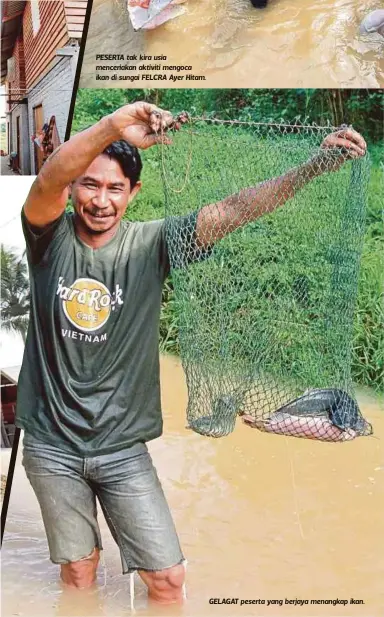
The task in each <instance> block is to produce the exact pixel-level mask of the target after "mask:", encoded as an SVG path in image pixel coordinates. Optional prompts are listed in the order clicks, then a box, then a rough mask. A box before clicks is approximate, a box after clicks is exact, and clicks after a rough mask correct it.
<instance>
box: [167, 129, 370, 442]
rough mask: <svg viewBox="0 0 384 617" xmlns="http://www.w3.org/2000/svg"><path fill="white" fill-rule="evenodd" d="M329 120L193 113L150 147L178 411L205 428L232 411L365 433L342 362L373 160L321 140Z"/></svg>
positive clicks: (308, 430)
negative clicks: (157, 176)
mask: <svg viewBox="0 0 384 617" xmlns="http://www.w3.org/2000/svg"><path fill="white" fill-rule="evenodd" d="M339 128H340V127H339ZM344 129H345V127H344ZM337 130H338V129H337V128H336V127H331V126H316V125H310V126H305V125H302V124H299V123H295V124H284V123H281V124H278V123H255V122H236V121H220V120H216V119H215V120H208V119H203V118H189V121H188V123H187V124H186V126H184V127H182V128H181V130H179V131H175V132H174V133H173V134H172V145H170V146H161V147H160V149H159V156H160V165H161V170H162V179H163V185H164V191H165V217H166V233H167V242H168V247H169V255H170V262H171V273H172V281H173V286H174V296H175V306H176V311H177V319H178V326H179V345H180V353H181V361H182V365H183V369H184V372H185V375H186V382H187V387H188V406H187V421H188V427H189V428H191V429H192V430H194V431H195V432H197V433H199V434H200V435H206V436H210V437H223V436H225V435H228V434H230V433H231V432H232V431H233V430H234V428H235V424H236V419H237V417H238V416H240V417H241V418H242V420H243V422H244V423H245V424H246V425H247V426H250V427H252V428H257V429H259V430H262V431H265V432H270V433H276V434H284V435H290V436H297V437H306V438H312V439H319V440H326V441H327V440H328V441H346V440H350V439H353V438H355V437H357V436H360V435H369V434H371V433H372V427H371V425H370V424H369V423H368V422H367V421H366V420H365V419H364V418H363V417H362V415H361V412H360V410H359V408H358V404H357V401H356V398H355V394H354V388H353V383H352V379H351V371H350V364H351V351H352V324H353V316H354V307H355V300H356V294H357V285H358V274H359V264H360V255H361V250H362V244H363V236H364V218H365V201H366V192H367V182H368V178H369V167H370V165H369V157H368V155H365V156H363V157H361V158H358V159H351V157H350V153H349V152H348V150H346V149H342V148H340V147H337V148H336V147H328V148H326V149H324V145H323V144H324V140H326V138H327V136H329V135H330V134H333V133H335V131H337ZM287 178H288V180H287ZM207 204H210V208H209V209H208V211H207V209H206V208H205V206H206V205H207ZM223 204H225V207H226V208H227V210H226V212H227V213H228V211H230V213H231V216H229V217H228V216H226V218H225V221H226V222H225V223H224V222H223V220H222V219H220V216H221V214H222V212H223V208H224V206H223ZM190 213H195V214H196V216H195V217H192V218H191V219H190V220H191V221H195V222H194V223H193V224H192V223H191V228H190V229H187V230H186V229H185V226H184V227H183V226H180V225H179V224H178V221H179V220H180V217H184V216H185V215H187V214H190ZM199 216H200V217H201V216H204V217H205V221H204V229H205V230H206V231H205V242H204V248H202V247H201V246H200V245H199V243H198V242H197V241H196V231H195V228H193V225H196V220H198V217H199ZM207 217H211V219H210V220H207ZM209 234H210V235H209ZM186 255H187V258H186Z"/></svg>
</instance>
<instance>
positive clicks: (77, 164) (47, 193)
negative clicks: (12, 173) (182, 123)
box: [24, 102, 174, 227]
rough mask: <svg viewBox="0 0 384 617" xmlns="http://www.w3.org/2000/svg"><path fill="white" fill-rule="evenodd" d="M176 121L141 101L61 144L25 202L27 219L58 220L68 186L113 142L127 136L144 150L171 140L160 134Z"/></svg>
mask: <svg viewBox="0 0 384 617" xmlns="http://www.w3.org/2000/svg"><path fill="white" fill-rule="evenodd" d="M160 112H161V113H160ZM173 123H174V120H173V118H172V116H171V114H170V113H168V112H164V111H162V110H159V109H158V108H157V107H156V106H155V105H150V104H149V103H143V102H139V103H134V104H132V105H125V106H124V107H121V108H120V109H118V110H117V111H115V112H114V113H112V114H110V115H108V116H105V117H104V118H102V119H101V120H100V121H99V122H97V123H96V124H95V125H94V126H92V127H90V128H89V129H86V130H85V131H82V132H81V133H78V134H77V135H75V136H74V137H72V138H71V139H69V140H68V141H67V142H65V143H63V144H62V145H61V146H59V148H57V149H56V150H55V151H54V152H53V153H52V154H51V156H50V157H49V158H48V159H47V161H46V162H45V163H44V165H43V167H42V168H41V170H40V173H39V175H38V176H37V178H36V180H35V181H34V183H33V185H32V187H31V190H30V192H29V195H28V197H27V200H26V202H25V205H24V213H25V216H26V218H27V220H28V221H29V222H30V223H31V224H32V225H35V226H36V227H45V226H46V225H48V224H49V223H51V222H53V221H55V220H56V219H58V218H59V217H60V216H61V214H62V213H63V212H64V210H65V206H66V203H67V200H68V185H69V184H70V183H71V182H72V181H74V180H75V179H76V178H78V177H79V176H80V175H82V174H83V173H84V171H85V170H86V169H87V168H88V167H89V165H90V164H91V163H92V161H93V160H94V159H95V158H96V157H97V156H98V155H99V154H101V153H102V152H103V150H104V149H105V148H106V147H107V146H109V144H111V143H112V142H113V141H117V140H119V139H125V140H126V141H128V142H129V143H130V144H131V145H132V146H136V147H137V148H141V149H144V150H145V149H146V148H150V147H151V146H153V145H155V144H157V143H160V142H162V143H170V142H169V140H168V139H167V138H166V137H165V136H164V135H162V136H161V135H160V133H161V131H162V130H164V129H167V127H168V126H170V125H172V124H173Z"/></svg>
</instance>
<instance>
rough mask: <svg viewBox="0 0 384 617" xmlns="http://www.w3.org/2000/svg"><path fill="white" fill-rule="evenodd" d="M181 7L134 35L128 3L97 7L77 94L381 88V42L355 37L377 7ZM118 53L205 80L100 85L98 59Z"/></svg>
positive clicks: (98, 0)
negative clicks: (160, 59) (162, 58)
mask: <svg viewBox="0 0 384 617" xmlns="http://www.w3.org/2000/svg"><path fill="white" fill-rule="evenodd" d="M184 7H185V9H186V12H185V14H184V15H182V16H180V17H177V18H176V19H174V20H172V21H170V22H168V23H166V24H164V25H163V26H161V27H159V28H156V29H155V30H152V31H147V32H138V33H134V32H133V29H132V27H131V25H130V23H129V19H128V14H127V10H126V0H94V3H93V11H92V16H91V22H90V27H89V32H88V37H87V44H86V49H85V55H84V61H83V66H82V75H81V81H80V87H86V88H95V87H97V88H100V87H109V88H110V87H114V86H116V87H128V88H129V87H134V88H137V87H144V88H150V87H178V88H180V87H187V88H201V87H204V88H250V87H253V88H255V87H256V88H285V87H287V88H301V87H305V88H308V87H310V88H323V87H329V88H332V87H333V88H340V87H346V88H352V87H353V88H359V87H371V88H377V87H383V85H384V62H383V55H384V39H383V38H382V37H381V36H380V35H378V34H372V35H361V34H359V24H360V23H361V21H362V19H363V18H364V17H365V16H366V15H367V14H368V13H369V12H370V11H372V10H374V9H378V8H382V2H381V0H364V2H362V1H361V0H312V1H311V2H309V1H308V0H270V2H269V5H268V8H267V9H263V10H258V9H255V8H253V7H252V5H251V2H250V0H187V1H186V3H185V4H184ZM118 53H120V54H121V53H124V54H133V53H146V54H147V55H149V56H152V57H155V56H159V55H166V56H167V61H166V62H165V63H164V64H168V65H175V64H176V65H184V66H192V71H190V72H192V73H193V74H195V75H203V76H205V77H206V79H205V81H190V80H189V81H186V80H185V79H184V80H182V81H176V82H173V81H170V80H169V79H168V80H167V81H150V80H149V81H148V80H146V81H143V80H140V81H134V82H129V81H97V80H96V77H95V66H96V64H100V62H96V60H95V58H96V54H118ZM148 62H149V64H151V61H150V60H148V61H147V64H148ZM136 64H137V63H136ZM152 64H153V61H152ZM142 72H146V73H148V74H150V73H151V71H142ZM156 72H158V71H152V73H156ZM117 73H118V74H119V75H120V74H121V75H127V72H119V71H117ZM170 74H171V72H168V73H167V75H168V78H169V76H170ZM180 74H183V73H180Z"/></svg>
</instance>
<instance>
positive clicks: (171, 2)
mask: <svg viewBox="0 0 384 617" xmlns="http://www.w3.org/2000/svg"><path fill="white" fill-rule="evenodd" d="M185 1H186V0H128V14H129V18H130V20H131V23H132V26H133V29H134V30H135V31H137V30H151V29H154V28H157V27H158V26H161V25H162V24H164V23H165V22H167V21H169V20H170V19H174V18H175V17H178V16H179V15H182V14H183V13H184V12H185V10H184V8H183V7H182V6H180V5H181V4H183V3H184V2H185Z"/></svg>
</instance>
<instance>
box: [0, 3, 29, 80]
mask: <svg viewBox="0 0 384 617" xmlns="http://www.w3.org/2000/svg"><path fill="white" fill-rule="evenodd" d="M25 5H26V0H2V2H1V83H4V80H5V78H6V76H7V60H8V58H10V57H11V56H12V52H13V48H14V46H15V42H16V39H17V36H18V34H19V31H20V26H21V21H22V18H23V12H24V8H25Z"/></svg>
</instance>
